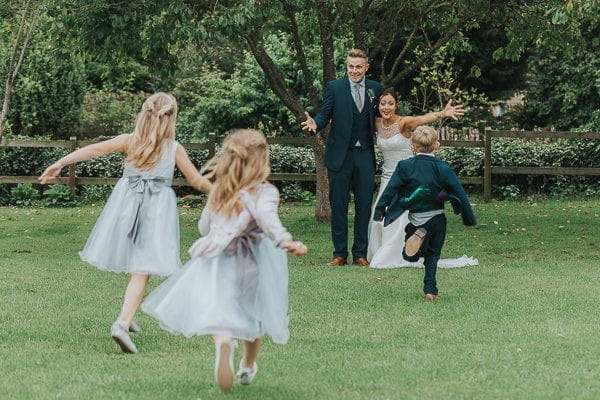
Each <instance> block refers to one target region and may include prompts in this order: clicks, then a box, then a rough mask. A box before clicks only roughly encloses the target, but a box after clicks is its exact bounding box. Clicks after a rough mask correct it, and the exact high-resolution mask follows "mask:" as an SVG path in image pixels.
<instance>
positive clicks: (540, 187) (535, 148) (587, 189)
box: [440, 138, 600, 198]
mask: <svg viewBox="0 0 600 400" xmlns="http://www.w3.org/2000/svg"><path fill="white" fill-rule="evenodd" d="M440 157H441V158H442V159H444V160H445V161H446V162H448V164H450V165H451V166H452V167H453V168H454V169H455V171H456V173H457V175H459V176H483V161H484V159H483V157H484V154H483V149H482V148H453V147H446V148H443V149H442V150H441V151H440ZM492 165H494V166H518V167H538V166H548V167H589V168H593V167H597V166H598V165H600V141H598V140H574V139H559V140H556V141H552V142H539V141H530V140H521V139H511V138H496V139H494V140H493V142H492ZM492 190H493V191H494V192H493V194H494V196H498V197H500V198H506V197H516V196H518V195H529V194H548V195H558V196H563V195H584V196H587V195H598V194H600V183H599V182H598V178H597V177H593V176H590V177H585V176H568V175H557V176H554V175H493V176H492Z"/></svg>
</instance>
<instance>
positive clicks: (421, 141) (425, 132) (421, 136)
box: [411, 125, 438, 153]
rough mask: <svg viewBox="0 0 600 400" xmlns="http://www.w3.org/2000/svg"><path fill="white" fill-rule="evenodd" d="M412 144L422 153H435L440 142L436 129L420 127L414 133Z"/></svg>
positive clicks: (425, 126)
mask: <svg viewBox="0 0 600 400" xmlns="http://www.w3.org/2000/svg"><path fill="white" fill-rule="evenodd" d="M411 139H412V144H413V146H415V148H416V150H418V151H419V152H420V153H433V151H434V150H435V144H436V142H437V141H438V133H437V131H436V130H435V128H433V127H431V126H427V125H423V126H419V127H417V129H415V130H414V131H413V132H412V135H411Z"/></svg>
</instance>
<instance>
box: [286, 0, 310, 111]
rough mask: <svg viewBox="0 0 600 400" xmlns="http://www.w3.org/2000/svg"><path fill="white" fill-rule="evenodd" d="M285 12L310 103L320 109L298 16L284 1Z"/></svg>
mask: <svg viewBox="0 0 600 400" xmlns="http://www.w3.org/2000/svg"><path fill="white" fill-rule="evenodd" d="M282 4H283V10H284V12H285V14H286V16H287V17H288V19H289V20H290V31H291V34H292V42H293V43H294V49H295V50H296V57H297V58H298V62H299V63H300V68H301V70H302V75H303V76H304V84H305V86H306V88H307V89H308V98H309V99H310V103H311V104H312V106H313V108H314V109H315V110H316V109H317V108H319V96H318V95H317V90H316V89H315V86H314V85H313V76H312V74H311V73H310V69H309V68H308V62H307V61H306V54H305V53H304V47H303V46H302V38H301V37H300V32H299V30H298V22H297V21H296V15H295V13H294V10H293V8H292V6H291V5H290V4H289V3H288V2H286V1H282Z"/></svg>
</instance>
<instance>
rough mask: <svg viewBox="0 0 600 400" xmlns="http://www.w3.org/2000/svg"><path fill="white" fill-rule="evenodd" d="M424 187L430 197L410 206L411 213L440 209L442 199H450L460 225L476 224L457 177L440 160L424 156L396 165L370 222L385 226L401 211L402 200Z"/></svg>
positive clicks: (442, 205) (465, 194) (467, 199)
mask: <svg viewBox="0 0 600 400" xmlns="http://www.w3.org/2000/svg"><path fill="white" fill-rule="evenodd" d="M419 186H427V187H429V189H430V190H431V193H432V195H431V196H430V197H429V198H428V199H427V200H423V201H421V202H420V203H419V204H418V205H416V206H413V207H412V208H411V211H414V212H424V211H432V210H437V209H443V208H444V200H450V202H451V203H452V207H453V209H454V212H455V213H456V214H459V213H460V214H461V216H462V220H463V223H464V224H465V225H467V226H472V225H475V224H476V223H477V221H476V219H475V214H473V209H472V208H471V203H470V202H469V198H468V197H467V193H466V192H465V190H464V189H463V187H462V185H461V184H460V182H459V180H458V177H457V176H456V174H455V173H454V171H453V170H452V168H450V166H449V165H448V164H446V163H445V162H444V161H442V160H440V159H438V158H436V157H432V156H429V155H425V154H417V155H416V156H414V157H412V158H409V159H406V160H402V161H400V162H399V163H398V165H397V166H396V170H395V171H394V174H393V175H392V177H391V178H390V181H389V183H388V185H387V187H386V188H385V190H384V191H383V194H382V195H381V197H380V198H379V201H378V202H377V205H376V206H375V211H374V213H373V219H374V220H376V221H381V219H382V218H384V217H385V220H384V225H389V224H390V223H392V222H393V221H394V220H395V219H396V218H398V217H399V216H400V215H401V214H402V213H403V212H404V211H405V209H404V206H403V204H404V203H403V201H402V199H403V198H406V197H410V195H411V194H412V193H413V192H414V191H415V190H416V189H417V188H418V187H419Z"/></svg>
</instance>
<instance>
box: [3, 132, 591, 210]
mask: <svg viewBox="0 0 600 400" xmlns="http://www.w3.org/2000/svg"><path fill="white" fill-rule="evenodd" d="M66 152H67V150H66V149H50V148H41V149H38V148H10V149H0V175H30V176H35V175H39V174H41V172H42V171H43V170H44V169H45V168H46V166H48V165H50V164H51V163H52V162H54V161H55V160H56V159H58V158H59V157H62V156H63V155H64V154H66ZM270 152H271V165H272V170H273V172H276V173H307V174H308V173H315V162H314V154H313V152H312V149H311V148H309V147H306V146H284V145H271V146H270ZM188 153H189V155H190V158H191V159H192V161H193V162H194V164H195V165H196V166H197V167H198V168H200V167H201V166H202V165H203V164H204V163H205V162H206V161H207V159H208V151H207V150H190V151H189V152H188ZM492 155H493V158H492V164H493V165H497V166H555V167H598V166H600V141H593V140H567V139H560V140H557V141H554V142H533V141H523V140H519V139H503V138H499V139H494V141H493V143H492ZM439 156H440V157H441V158H442V159H444V160H445V161H447V162H448V163H449V164H450V165H451V166H452V167H453V168H454V169H455V171H456V173H457V174H458V175H459V176H482V175H483V149H481V148H454V147H447V148H443V149H442V150H441V151H440V153H439ZM122 163H123V156H122V155H121V154H110V155H107V156H105V157H101V158H97V159H94V160H90V161H86V162H83V163H78V164H77V174H78V176H90V177H118V176H120V175H121V173H122V170H123V166H122ZM377 163H378V166H379V167H380V166H381V155H380V154H379V153H377ZM176 177H181V173H180V172H179V171H178V170H177V171H176ZM276 184H277V186H278V187H279V189H280V190H281V192H282V196H283V197H284V198H286V199H288V200H295V201H306V200H310V199H311V198H312V196H313V194H314V190H315V184H314V182H276ZM14 186H15V185H0V203H1V204H11V203H14V201H12V200H11V195H10V192H11V189H12V188H13V187H14ZM473 189H474V190H481V189H482V188H481V186H478V187H473V188H472V190H473ZM38 190H39V189H38ZM77 190H78V197H80V198H82V199H83V200H84V201H98V200H102V199H103V198H106V196H107V195H108V194H109V193H110V187H100V186H91V185H90V186H86V187H78V189H77ZM177 190H178V194H180V195H186V194H190V193H194V191H193V190H192V189H191V188H178V189H177ZM492 190H493V195H494V196H495V197H499V198H505V197H516V196H521V195H530V194H547V195H558V196H572V195H583V196H587V195H598V194H600V184H599V183H598V178H597V177H582V176H534V175H500V176H499V175H494V176H493V185H492Z"/></svg>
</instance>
